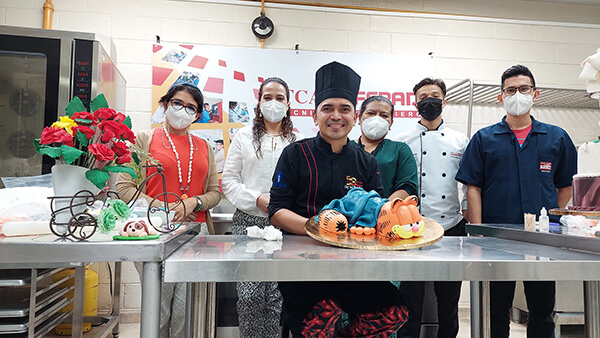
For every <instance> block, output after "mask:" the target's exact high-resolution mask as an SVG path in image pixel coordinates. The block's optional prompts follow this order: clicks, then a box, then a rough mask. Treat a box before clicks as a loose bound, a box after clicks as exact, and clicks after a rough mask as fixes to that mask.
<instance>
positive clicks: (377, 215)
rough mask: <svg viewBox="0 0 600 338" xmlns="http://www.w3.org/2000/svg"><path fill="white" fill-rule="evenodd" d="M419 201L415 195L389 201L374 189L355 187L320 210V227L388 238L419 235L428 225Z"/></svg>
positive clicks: (404, 237) (334, 231)
mask: <svg viewBox="0 0 600 338" xmlns="http://www.w3.org/2000/svg"><path fill="white" fill-rule="evenodd" d="M417 204H418V198H417V197H416V196H409V197H407V198H405V199H404V200H403V199H400V198H396V199H394V200H392V201H388V200H387V199H382V198H381V197H379V194H377V193H376V192H375V191H370V192H366V191H364V190H363V189H361V188H354V189H352V190H350V191H349V192H348V194H346V196H344V197H343V198H341V199H339V200H333V201H332V202H331V203H330V204H328V205H327V206H325V207H324V208H323V209H322V210H321V212H320V213H319V216H318V222H319V227H320V228H321V229H322V230H325V231H328V232H332V233H337V234H343V233H346V232H350V233H351V234H355V235H364V236H371V235H373V236H374V235H377V236H382V237H384V238H387V239H409V238H413V237H418V236H421V235H422V234H423V231H424V230H425V226H424V222H423V218H422V217H421V215H420V213H419V209H417Z"/></svg>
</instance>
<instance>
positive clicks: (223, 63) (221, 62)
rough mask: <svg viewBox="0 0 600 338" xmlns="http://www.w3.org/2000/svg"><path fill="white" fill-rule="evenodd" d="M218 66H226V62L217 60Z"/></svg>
mask: <svg viewBox="0 0 600 338" xmlns="http://www.w3.org/2000/svg"><path fill="white" fill-rule="evenodd" d="M219 66H221V67H227V62H225V61H223V60H219Z"/></svg>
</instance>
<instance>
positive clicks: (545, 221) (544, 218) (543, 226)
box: [539, 207, 550, 232]
mask: <svg viewBox="0 0 600 338" xmlns="http://www.w3.org/2000/svg"><path fill="white" fill-rule="evenodd" d="M539 225H540V231H541V232H548V230H549V229H550V219H549V218H548V213H547V211H546V208H544V207H542V210H541V211H540V218H539Z"/></svg>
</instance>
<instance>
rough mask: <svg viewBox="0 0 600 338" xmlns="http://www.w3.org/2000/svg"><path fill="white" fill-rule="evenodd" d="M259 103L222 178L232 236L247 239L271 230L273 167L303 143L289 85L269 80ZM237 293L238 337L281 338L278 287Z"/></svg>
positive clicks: (264, 285)
mask: <svg viewBox="0 0 600 338" xmlns="http://www.w3.org/2000/svg"><path fill="white" fill-rule="evenodd" d="M258 98H259V102H258V105H257V106H256V115H255V117H254V122H253V125H252V126H247V127H244V128H242V129H240V130H239V131H238V132H237V133H236V134H235V137H234V138H233V141H232V143H231V145H230V146H229V151H228V153H227V160H226V161H225V169H224V171H223V175H222V177H221V178H222V181H221V185H222V187H223V193H224V194H225V197H227V199H228V200H229V202H231V204H233V205H234V206H235V207H236V208H237V210H236V211H235V213H234V214H233V229H232V230H233V234H234V235H246V234H247V233H246V228H248V227H251V226H259V227H260V228H264V227H265V226H268V225H271V223H270V222H269V218H268V213H269V212H268V209H267V208H268V206H269V201H270V197H269V189H270V188H271V184H272V181H271V178H272V177H273V172H274V171H275V166H276V165H277V161H278V160H279V156H280V155H281V152H282V150H283V148H285V147H286V146H287V145H288V144H290V143H292V142H294V141H296V140H299V139H301V138H303V136H302V135H300V134H298V133H296V132H294V131H293V128H294V126H293V124H292V120H291V118H290V103H289V99H290V90H289V88H288V85H287V83H286V82H285V81H283V80H282V79H280V78H278V77H271V78H268V79H266V80H265V81H264V82H263V83H262V84H261V85H260V88H259V90H258ZM237 293H238V303H237V310H238V319H239V320H238V321H239V329H240V337H250V338H253V337H262V338H269V337H273V338H275V337H279V323H280V316H281V306H282V297H281V293H280V292H279V290H278V289H277V282H239V283H237Z"/></svg>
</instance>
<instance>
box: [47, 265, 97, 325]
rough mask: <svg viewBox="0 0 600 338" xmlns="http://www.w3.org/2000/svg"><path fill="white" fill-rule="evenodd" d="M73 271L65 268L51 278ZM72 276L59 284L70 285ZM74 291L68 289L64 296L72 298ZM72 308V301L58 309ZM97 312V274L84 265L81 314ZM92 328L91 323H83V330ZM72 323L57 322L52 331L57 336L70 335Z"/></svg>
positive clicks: (65, 310) (73, 271) (72, 280)
mask: <svg viewBox="0 0 600 338" xmlns="http://www.w3.org/2000/svg"><path fill="white" fill-rule="evenodd" d="M74 273H75V269H65V270H63V271H61V272H59V273H57V274H55V275H54V277H53V280H54V281H58V280H61V279H63V278H65V277H67V276H70V275H72V274H74ZM74 282H75V280H74V278H72V279H70V280H68V281H66V282H65V283H63V284H61V287H70V286H72V285H73V284H74ZM73 294H74V291H69V292H68V293H66V294H65V296H64V297H65V298H69V299H71V298H73ZM71 310H73V303H71V304H69V305H67V306H65V307H64V308H62V309H61V310H60V311H62V312H69V311H71ZM97 314H98V274H97V273H96V271H94V270H92V269H90V267H89V266H86V267H85V291H84V301H83V315H84V316H96V315H97ZM91 329H92V323H83V332H84V333H85V332H88V331H90V330H91ZM71 331H72V324H59V325H57V326H56V327H55V328H54V332H55V333H56V334H57V335H59V336H70V335H71Z"/></svg>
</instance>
